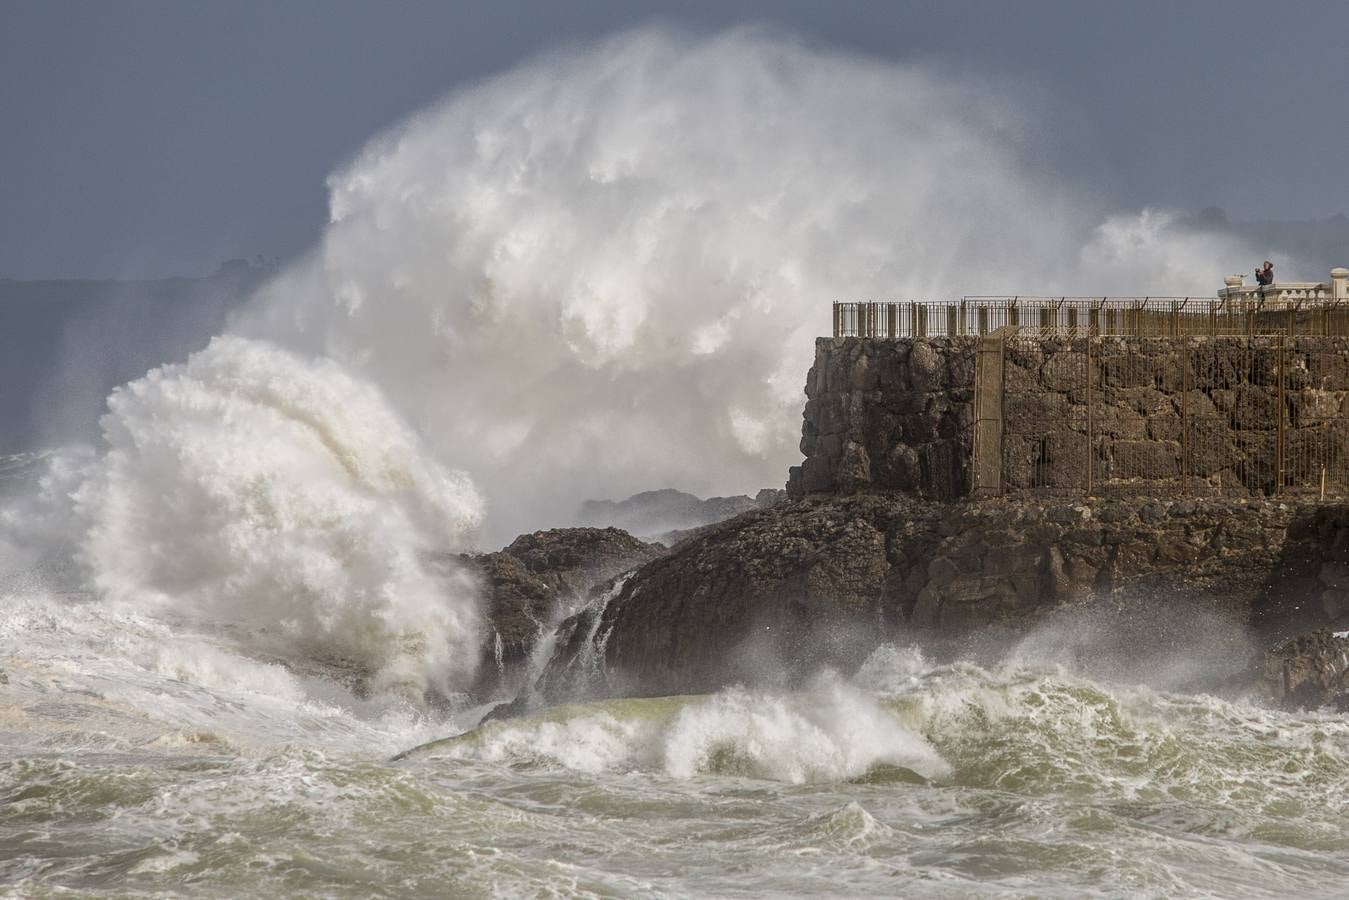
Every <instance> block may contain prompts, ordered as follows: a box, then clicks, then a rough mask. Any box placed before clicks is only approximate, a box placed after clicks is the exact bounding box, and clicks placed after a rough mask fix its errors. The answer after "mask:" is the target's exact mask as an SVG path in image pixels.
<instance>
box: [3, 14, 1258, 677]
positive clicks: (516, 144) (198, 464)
mask: <svg viewBox="0 0 1349 900" xmlns="http://www.w3.org/2000/svg"><path fill="white" fill-rule="evenodd" d="M1033 131H1034V123H1033V122H1031V121H1030V120H1029V119H1026V118H1024V117H1022V116H1020V115H1019V114H1018V112H1017V106H1016V104H1015V103H1014V102H1012V99H1011V98H1010V97H1009V96H1007V95H1005V94H1000V93H999V92H997V91H992V90H990V89H989V88H988V86H987V85H980V84H975V83H963V82H958V81H954V80H952V79H950V78H948V77H944V76H939V75H935V74H932V73H930V72H927V71H925V70H923V69H921V68H917V67H913V66H903V65H896V64H891V63H882V62H876V61H872V60H866V59H859V58H855V57H851V56H846V55H841V54H836V53H830V52H823V51H820V50H816V49H812V48H808V47H805V46H803V45H801V44H800V43H798V42H795V41H793V40H791V39H788V38H784V37H781V36H778V35H774V34H770V33H765V32H760V31H736V32H731V33H728V34H723V35H719V36H715V37H711V38H706V39H697V40H694V39H688V38H685V37H682V36H680V35H677V34H673V33H670V32H666V31H660V30H642V31H637V32H631V33H627V34H623V35H620V36H617V37H615V38H612V39H610V40H608V41H605V42H602V43H600V44H598V45H595V46H590V47H586V48H582V49H579V50H574V51H571V52H563V53H555V54H551V55H548V56H546V57H544V58H542V59H539V60H535V61H533V62H530V63H528V64H525V65H523V66H521V67H519V68H517V69H516V70H514V71H512V72H509V73H507V74H505V75H502V76H500V77H497V78H494V79H492V80H489V81H487V82H484V83H482V84H480V85H477V86H475V87H472V88H469V89H467V90H463V91H460V92H458V93H455V94H454V95H452V96H450V97H449V98H447V99H446V100H445V101H444V102H442V103H441V104H439V105H438V106H436V107H435V108H433V109H430V110H428V111H426V112H424V113H422V114H419V115H417V116H415V117H413V118H412V119H410V120H408V121H407V122H405V123H404V124H402V125H401V126H399V127H397V128H395V129H393V130H392V131H391V132H390V133H388V134H386V135H384V136H381V137H380V138H378V139H376V140H375V141H373V142H372V143H371V144H370V145H369V146H368V147H367V148H365V149H364V150H363V151H362V152H361V153H360V154H359V155H358V156H357V157H356V158H355V159H354V161H352V162H351V163H350V164H349V165H347V166H346V167H345V168H343V169H342V170H341V171H339V172H338V173H336V174H335V175H333V176H332V177H331V179H330V188H331V219H332V221H331V224H330V225H329V227H328V228H327V230H326V231H325V233H324V235H323V237H322V239H321V241H320V243H319V245H318V246H317V247H316V249H315V250H314V251H313V252H312V253H311V254H310V255H309V256H308V257H307V258H305V259H303V260H301V261H299V262H298V263H297V264H295V265H294V266H292V267H291V268H290V269H289V270H288V271H287V272H285V273H283V274H282V275H281V276H279V277H278V278H277V279H275V281H274V282H273V283H271V284H270V285H268V286H267V287H265V288H264V289H263V290H262V291H260V292H259V293H258V295H257V296H255V297H254V298H252V299H251V300H250V302H249V303H247V304H246V305H245V306H244V307H243V308H242V310H241V311H240V312H239V313H238V314H237V315H236V316H235V317H234V319H233V321H232V323H231V325H230V327H229V329H228V331H229V336H227V337H222V338H220V339H217V340H216V341H215V342H213V343H212V344H211V346H210V347H209V348H207V349H206V350H204V351H202V352H201V353H199V354H197V355H196V356H194V357H193V358H192V359H191V360H190V361H188V362H187V363H186V364H185V365H170V366H166V367H165V368H163V369H160V370H157V371H155V372H152V373H150V374H149V375H148V376H146V378H144V379H142V380H140V381H138V382H136V383H133V384H132V385H130V386H128V387H126V388H124V389H123V390H121V391H119V392H118V393H116V394H115V395H114V396H113V398H112V399H111V401H110V405H109V406H110V411H109V413H108V415H107V416H106V417H105V420H104V436H105V443H106V447H105V448H104V449H103V450H102V452H101V454H100V455H98V456H97V457H96V458H94V459H93V460H92V461H90V462H88V463H83V464H80V465H78V466H74V465H67V466H66V467H65V469H63V470H62V474H61V477H60V478H54V479H49V483H52V482H53V481H54V482H56V485H55V487H56V489H55V490H53V491H52V494H53V495H54V496H57V497H58V498H68V499H70V500H71V501H72V502H73V506H74V509H73V510H72V516H73V518H72V519H71V520H70V522H71V523H72V524H70V526H69V527H70V528H71V529H74V530H75V531H76V536H75V540H74V542H75V543H76V544H77V545H78V546H79V548H80V556H81V559H82V560H83V561H84V563H85V564H86V566H87V569H88V572H89V576H88V582H89V584H90V585H91V586H92V587H93V589H94V590H96V591H97V592H98V593H99V594H101V595H104V596H106V597H111V598H112V599H114V600H118V601H122V602H128V603H134V604H137V605H139V606H143V607H147V608H153V609H155V610H157V611H158V614H160V615H162V616H164V617H165V618H168V619H182V620H187V621H189V622H193V623H197V624H202V623H205V624H209V625H210V626H211V627H213V628H216V629H217V630H218V632H219V633H221V634H229V635H232V638H231V640H233V641H234V642H235V643H236V644H237V645H239V646H241V647H243V648H244V649H245V651H247V652H250V653H255V654H258V655H263V656H266V657H268V658H281V659H283V660H295V659H298V658H306V659H307V658H312V657H315V656H317V657H319V658H322V659H332V660H335V661H339V662H341V663H342V664H344V665H349V666H354V667H356V668H358V669H360V670H361V671H362V672H363V673H364V674H365V675H367V676H368V678H369V680H370V683H371V684H373V685H374V686H375V687H376V689H377V691H393V692H394V693H395V694H416V693H417V691H419V690H434V691H437V692H441V693H445V692H452V691H454V690H456V689H463V687H464V686H465V685H467V684H468V683H469V678H470V677H471V675H472V669H473V666H474V662H473V661H474V660H476V659H477V657H478V653H477V649H476V648H477V646H478V644H477V642H478V640H479V639H480V636H481V634H480V627H479V622H478V612H477V608H476V603H475V599H474V596H473V593H474V592H473V589H472V586H471V585H469V584H467V583H466V582H465V581H464V579H463V577H462V576H461V575H458V574H456V572H455V570H454V568H453V566H452V565H451V564H450V563H449V562H448V561H446V560H443V559H442V560H436V559H434V558H433V556H434V554H435V553H436V552H438V551H445V550H451V549H462V548H466V547H469V546H471V545H472V544H473V542H474V541H475V528H476V526H477V524H478V522H479V520H480V519H481V518H482V517H483V515H484V509H485V511H486V512H485V515H486V525H485V530H486V538H487V539H488V540H490V541H493V542H497V541H503V540H505V539H507V538H509V537H510V536H511V535H513V534H515V533H516V532H518V531H522V530H527V529H529V528H534V527H540V526H543V525H549V524H561V523H563V522H565V520H567V519H568V518H569V517H571V516H572V515H574V514H575V512H576V510H577V507H578V505H579V502H580V501H581V500H582V499H584V498H587V497H596V496H622V495H624V494H626V493H631V492H634V491H636V490H640V489H645V488H649V487H652V486H663V485H671V486H676V487H681V488H684V489H688V490H694V491H703V492H730V491H740V490H745V489H752V488H756V487H760V486H763V485H767V484H774V483H781V481H782V479H783V476H784V473H785V470H786V468H787V466H788V465H790V464H792V463H794V462H795V461H796V460H797V458H798V454H797V450H796V443H797V438H798V431H799V427H798V425H799V418H800V417H799V408H800V403H801V397H800V393H801V390H800V385H801V380H802V377H803V373H804V372H805V370H806V368H807V366H808V364H809V359H810V354H811V350H812V341H813V338H814V336H815V335H817V334H819V333H822V332H823V331H824V330H826V328H827V315H828V314H827V301H828V300H829V299H831V298H838V297H877V296H881V295H885V294H900V295H905V296H933V295H943V296H949V295H950V294H951V293H955V292H961V291H971V292H978V291H987V290H991V289H1008V288H1010V289H1012V290H1019V291H1037V292H1049V293H1057V292H1061V291H1062V292H1069V293H1071V292H1074V291H1079V290H1082V289H1084V288H1086V287H1087V286H1090V289H1091V290H1093V291H1112V290H1116V291H1118V290H1129V291H1135V290H1137V291H1147V290H1158V289H1162V288H1163V286H1164V287H1165V289H1168V290H1187V289H1188V290H1193V291H1194V292H1195V293H1202V292H1207V291H1208V290H1209V289H1210V288H1211V286H1212V284H1213V283H1215V281H1216V278H1217V275H1218V274H1219V272H1218V270H1217V269H1214V268H1213V267H1214V266H1216V265H1221V264H1222V261H1224V260H1226V259H1231V258H1232V257H1233V255H1234V253H1241V254H1244V253H1245V251H1244V250H1242V249H1240V248H1235V247H1234V246H1232V245H1230V244H1229V243H1227V239H1225V238H1222V237H1219V236H1214V235H1206V234H1202V233H1197V232H1193V231H1186V230H1178V229H1176V228H1173V227H1172V226H1171V224H1170V218H1169V217H1168V216H1167V215H1166V214H1164V213H1157V212H1153V211H1144V212H1143V213H1141V214H1138V215H1131V216H1112V215H1109V214H1108V212H1107V211H1106V210H1105V209H1104V208H1103V206H1102V205H1101V204H1100V203H1098V202H1096V201H1093V200H1092V199H1090V198H1084V197H1082V196H1080V195H1071V196H1070V194H1069V192H1068V191H1066V190H1065V189H1063V188H1061V187H1060V186H1057V185H1055V184H1053V183H1052V182H1051V181H1050V180H1049V179H1047V178H1046V177H1044V176H1042V175H1036V174H1035V173H1034V167H1033V166H1032V165H1030V164H1028V162H1027V160H1028V159H1029V158H1030V157H1031V156H1033V155H1034V154H1035V153H1036V152H1037V148H1036V147H1035V146H1034V145H1033V143H1032V142H1031V141H1030V140H1029V139H1028V135H1030V134H1032V132H1033ZM1197 261H1202V262H1201V263H1199V264H1197ZM451 470H454V471H463V472H466V473H468V475H466V476H461V475H456V474H452V471H451ZM469 477H471V478H472V482H473V483H470V481H469ZM474 484H476V488H475V487H474ZM479 490H481V492H482V495H483V496H484V497H485V498H486V500H487V501H488V502H487V505H486V507H484V505H483V504H482V503H481V502H480V501H479V499H478V491H479ZM63 502H64V501H63ZM0 537H2V536H0ZM11 543H13V541H11Z"/></svg>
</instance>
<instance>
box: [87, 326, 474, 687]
mask: <svg viewBox="0 0 1349 900" xmlns="http://www.w3.org/2000/svg"><path fill="white" fill-rule="evenodd" d="M109 410H110V411H109V413H108V415H107V416H106V417H105V418H104V420H103V426H104V435H105V438H106V441H107V450H106V452H105V453H104V454H103V455H102V456H101V457H99V458H98V459H97V460H96V461H95V462H93V463H91V464H90V465H89V466H88V467H87V469H86V472H85V479H84V481H83V483H82V484H81V485H80V487H79V488H78V489H77V490H76V491H75V492H74V493H73V498H74V514H75V517H76V519H77V520H78V521H79V522H80V523H81V525H82V527H83V538H82V540H81V541H80V554H81V557H82V559H83V561H84V563H85V564H86V565H87V566H88V569H89V572H90V575H91V580H92V585H93V587H94V588H95V589H96V590H97V591H98V593H99V594H100V595H101V596H102V597H103V598H105V599H106V600H107V601H110V602H113V603H120V604H128V605H131V606H134V607H137V608H145V609H150V610H153V611H154V612H156V613H157V614H159V615H160V616H161V617H166V618H168V619H171V620H176V621H181V622H184V623H186V624H188V625H190V626H192V627H200V626H209V627H212V628H215V629H217V630H221V631H222V632H223V633H228V634H234V635H236V640H237V643H239V644H241V645H244V646H246V647H247V648H248V649H250V650H258V651H263V652H266V653H267V654H269V655H271V656H273V657H275V658H277V659H280V660H290V661H297V660H309V659H314V658H318V659H329V660H332V661H333V662H335V663H338V664H342V665H346V666H350V667H353V668H355V669H356V670H358V671H359V672H360V673H362V674H363V675H367V676H369V677H370V679H371V681H370V683H369V684H368V688H369V690H370V691H371V692H372V693H376V694H378V693H382V692H389V693H403V694H407V695H408V696H411V697H419V696H420V694H421V693H422V692H424V691H427V690H432V691H437V692H440V693H449V692H451V691H453V690H455V689H462V686H463V685H464V684H465V683H466V682H467V680H468V678H469V677H470V676H471V675H472V673H473V669H474V666H475V664H476V661H477V659H478V653H477V646H478V640H479V638H480V637H481V635H480V626H479V622H478V612H477V606H476V600H475V596H474V586H473V585H472V583H471V582H470V581H469V580H468V579H467V577H466V576H465V575H463V574H462V573H460V572H459V571H457V570H456V569H455V568H454V567H452V566H449V565H448V564H440V565H437V564H436V563H435V561H434V560H431V559H428V554H430V553H432V552H435V551H440V552H443V551H447V550H450V549H453V548H455V547H456V546H461V545H463V544H464V543H465V542H466V541H468V540H470V539H471V537H472V534H473V530H474V528H475V527H476V525H477V522H478V519H479V517H480V515H481V504H480V501H479V499H478V497H477V494H476V492H475V491H474V489H473V487H472V485H471V484H470V483H469V482H468V481H467V479H466V478H464V477H463V476H460V475H457V474H455V473H451V472H448V471H446V470H444V469H442V468H441V467H439V466H438V465H436V464H435V463H434V462H432V461H431V459H430V457H429V456H428V455H427V454H426V453H425V452H424V451H423V450H422V448H421V446H420V443H419V441H418V439H417V438H416V436H415V435H414V434H413V433H412V432H411V431H410V430H409V429H408V428H407V427H406V426H405V425H404V424H403V423H402V422H400V421H399V420H398V418H397V417H396V416H395V415H393V414H392V413H391V412H390V411H389V410H388V408H387V406H386V404H385V403H384V401H383V398H382V396H381V395H380V393H379V391H378V390H376V389H375V388H374V387H372V386H371V385H370V384H368V383H366V382H362V381H357V380H354V379H352V378H350V377H349V376H347V375H346V373H344V372H343V371H342V369H341V368H340V367H339V366H338V365H337V364H336V363H334V362H332V361H331V360H317V361H311V360H306V359H303V358H302V357H300V356H297V355H296V354H294V353H291V352H289V351H285V350H282V349H280V348H278V347H276V346H274V345H271V344H267V343H263V342H258V341H247V340H243V339H239V338H219V339H217V340H215V341H214V342H213V343H212V344H211V346H210V347H209V348H208V349H206V350H204V351H202V352H200V353H198V354H196V355H194V356H193V357H192V358H191V359H190V360H189V361H188V362H187V363H186V364H184V365H174V366H166V367H163V368H161V369H157V370H155V371H154V372H151V373H150V374H149V375H147V376H146V377H145V378H143V379H141V380H139V381H136V382H133V383H132V384H130V385H128V386H126V387H125V388H122V389H120V390H118V391H117V392H116V393H115V394H114V395H113V396H112V398H111V399H110V400H109Z"/></svg>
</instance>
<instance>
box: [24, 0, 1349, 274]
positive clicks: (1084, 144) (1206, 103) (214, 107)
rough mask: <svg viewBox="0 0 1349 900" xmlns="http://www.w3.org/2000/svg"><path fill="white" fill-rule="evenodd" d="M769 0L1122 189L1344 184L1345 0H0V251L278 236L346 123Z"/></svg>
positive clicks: (358, 131)
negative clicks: (921, 74) (999, 98)
mask: <svg viewBox="0 0 1349 900" xmlns="http://www.w3.org/2000/svg"><path fill="white" fill-rule="evenodd" d="M651 21H661V22H664V23H667V24H673V25H676V26H681V27H683V28H685V29H688V30H691V31H693V32H705V31H712V30H717V29H721V28H724V27H727V26H731V25H736V24H742V23H768V24H770V25H775V26H777V27H780V28H782V29H784V30H786V31H789V32H792V33H795V34H796V35H799V36H801V37H803V38H804V39H805V40H807V41H808V42H811V43H815V44H820V45H826V46H833V47H838V48H843V49H849V50H854V51H858V52H861V53H866V54H872V55H877V56H882V57H889V58H899V59H908V60H915V61H923V62H926V63H929V64H931V65H935V66H938V67H941V68H943V69H947V70H949V71H955V72H962V73H966V72H973V73H977V74H979V75H981V76H984V77H988V78H990V79H993V80H994V81H996V82H997V83H998V84H999V85H1000V86H1002V87H1004V88H1006V87H1007V85H1008V84H1010V85H1011V86H1012V89H1013V93H1016V94H1019V95H1021V96H1024V97H1026V98H1028V102H1030V103H1031V104H1032V105H1033V106H1034V107H1035V108H1036V109H1037V110H1039V111H1040V112H1039V113H1037V114H1038V115H1040V116H1041V117H1042V118H1041V120H1042V121H1043V134H1042V135H1041V136H1040V138H1041V140H1042V142H1043V144H1044V145H1045V146H1046V147H1051V148H1052V149H1051V150H1049V151H1048V152H1047V153H1046V156H1045V159H1046V160H1047V162H1046V164H1048V165H1052V166H1054V167H1061V168H1062V170H1063V171H1064V173H1065V174H1066V175H1070V176H1072V177H1074V178H1085V179H1088V180H1090V181H1092V182H1095V183H1097V184H1098V185H1099V190H1100V191H1101V192H1102V193H1104V195H1105V196H1106V197H1107V198H1108V200H1109V201H1110V202H1111V203H1113V204H1115V205H1117V206H1119V207H1120V208H1124V209H1137V208H1139V207H1142V206H1144V205H1154V206H1157V205H1160V206H1170V207H1178V208H1182V209H1197V208H1199V207H1203V206H1207V205H1210V204H1212V205H1219V206H1222V207H1224V208H1226V209H1227V210H1228V212H1229V214H1231V216H1232V217H1233V218H1234V219H1247V220H1249V219H1265V218H1270V219H1306V218H1319V217H1324V216H1328V215H1331V214H1333V213H1336V212H1340V211H1342V210H1346V208H1349V203H1346V202H1345V194H1346V186H1345V185H1346V181H1345V177H1344V175H1345V165H1344V161H1345V159H1346V157H1347V156H1349V153H1347V151H1349V110H1347V109H1346V105H1347V94H1346V91H1345V86H1346V83H1349V69H1346V65H1345V62H1344V53H1343V50H1342V48H1343V47H1344V45H1345V41H1346V39H1349V4H1342V3H1336V2H1322V3H1278V4H1273V3H1270V4H1254V3H1239V2H1228V0H1223V2H1189V3H1185V2H1175V0H1173V2H1170V3H1151V2H1147V3H1143V2H1124V0H1117V2H1113V3H1109V4H1105V3H1093V2H1086V0H1080V2H1062V3H1056V2H1022V3H1017V2H1010V0H989V2H973V0H947V2H941V3H937V2H924V3H919V2H910V3H904V2H894V3H874V4H872V3H850V2H830V3H824V2H779V3H760V2H734V0H684V2H681V3H678V4H656V3H645V2H601V0H574V2H533V3H511V2H504V0H502V2H494V3H483V4H472V5H470V4H463V5H460V4H450V3H430V2H425V3H418V2H393V0H368V2H337V0H258V2H253V0H230V2H228V3H227V2H223V0H222V2H217V3H209V4H208V3H199V2H187V0H182V2H154V3H152V2H129V0H128V2H113V0H106V2H71V0H37V2H30V0H4V2H3V3H0V128H2V129H3V130H0V277H18V278H41V277H56V276H104V277H130V276H135V277H149V276H156V275H165V274H199V273H206V272H209V271H211V270H212V269H214V268H215V267H216V265H217V264H218V263H219V262H220V261H221V260H223V259H225V258H228V257H234V256H250V257H251V256H253V255H254V254H256V253H261V254H263V255H265V256H268V257H271V256H281V257H287V256H290V255H292V254H294V253H297V252H299V251H300V250H302V249H304V248H305V247H306V246H308V245H309V244H311V243H313V241H314V240H315V238H316V237H317V235H318V233H319V230H320V228H321V227H322V224H323V221H324V219H325V217H326V208H325V207H326V199H325V190H324V184H323V183H324V178H325V176H326V175H327V173H328V172H329V171H330V170H331V169H332V168H333V167H334V166H335V165H337V164H339V163H341V162H342V161H344V160H345V159H346V158H347V157H349V156H350V155H351V154H352V153H353V152H354V151H355V150H356V149H357V148H358V147H359V146H360V144H361V143H362V142H363V141H364V140H365V139H367V138H369V137H371V136H372V135H374V134H375V133H376V132H378V131H379V130H380V129H382V128H383V127H385V126H387V125H389V124H391V123H393V122H395V121H397V120H398V119H400V118H402V117H403V116H405V115H406V114H408V113H410V112H412V111H414V110H416V109H417V108H418V107H420V106H423V105H425V104H426V103H428V102H429V101H431V100H433V99H435V98H436V97H438V96H439V95H441V94H443V93H444V92H445V91H447V90H449V89H452V88H453V87H454V86H456V85H460V84H463V83H465V82H467V81H472V80H475V79H479V78H482V77H485V76H488V75H491V74H492V73H494V72H497V71H500V70H502V69H504V68H506V67H508V66H510V65H512V64H513V63H515V62H518V61H520V60H521V59H522V58H525V57H528V56H531V55H533V54H535V53H537V52H538V51H540V50H542V49H544V48H546V47H549V46H551V45H553V44H555V43H557V42H559V41H564V40H570V41H576V40H585V39H588V38H592V37H598V36H600V35H604V34H607V33H610V32H613V31H615V30H617V29H621V28H625V27H630V26H634V25H640V24H643V23H646V22H651Z"/></svg>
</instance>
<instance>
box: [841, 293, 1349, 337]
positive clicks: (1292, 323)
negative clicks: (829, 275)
mask: <svg viewBox="0 0 1349 900" xmlns="http://www.w3.org/2000/svg"><path fill="white" fill-rule="evenodd" d="M833 326H834V328H833V330H834V337H873V338H898V337H956V336H964V335H987V334H992V333H994V332H997V331H999V330H1002V329H1006V330H1009V331H1011V332H1014V333H1016V334H1021V335H1036V336H1065V337H1088V336H1093V337H1094V336H1100V335H1128V336H1135V337H1180V336H1185V335H1207V336H1215V337H1216V336H1222V335H1246V336H1251V335H1261V334H1285V335H1288V336H1290V337H1296V336H1298V335H1322V336H1329V335H1349V303H1346V302H1343V301H1333V300H1322V299H1308V300H1304V301H1296V302H1292V303H1282V302H1280V303H1267V302H1266V301H1264V300H1263V299H1261V298H1258V297H1253V296H1249V297H1246V298H1241V299H1223V300H1215V299H1208V298H1203V297H965V298H963V299H961V300H958V301H924V300H904V301H898V300H878V301H869V300H867V301H855V302H839V303H835V304H834V307H833Z"/></svg>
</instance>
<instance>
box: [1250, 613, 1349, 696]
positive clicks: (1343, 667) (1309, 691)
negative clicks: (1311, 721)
mask: <svg viewBox="0 0 1349 900" xmlns="http://www.w3.org/2000/svg"><path fill="white" fill-rule="evenodd" d="M1264 684H1265V688H1266V690H1267V692H1268V694H1269V697H1270V699H1271V700H1273V701H1274V702H1275V703H1278V704H1279V705H1281V706H1283V707H1285V708H1288V709H1298V708H1304V709H1306V708H1316V707H1320V706H1327V705H1332V704H1333V705H1336V706H1338V707H1339V708H1340V709H1342V710H1346V709H1349V634H1346V633H1345V632H1339V633H1332V632H1331V631H1330V630H1329V629H1325V628H1322V629H1318V630H1316V631H1313V632H1310V633H1308V634H1304V635H1300V636H1298V637H1296V638H1293V639H1292V640H1290V641H1287V642H1286V643H1283V644H1281V645H1279V646H1278V647H1276V648H1274V649H1273V650H1270V651H1269V652H1268V653H1266V654H1265V666H1264Z"/></svg>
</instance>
